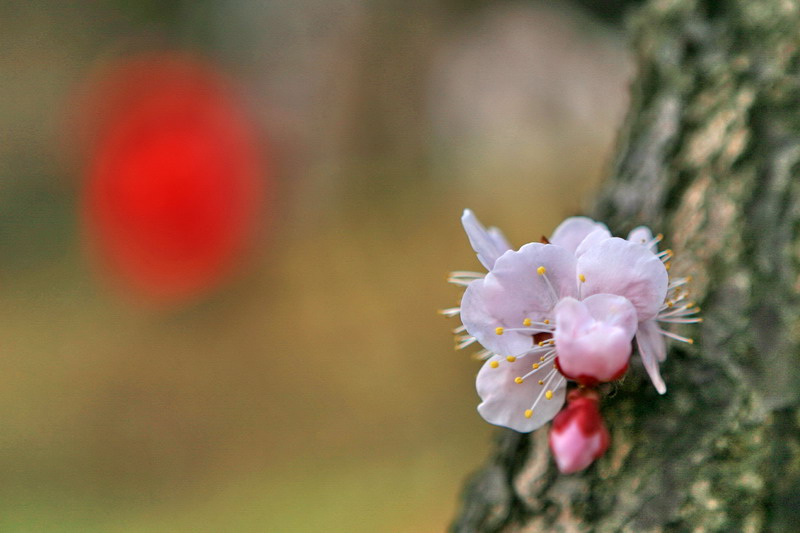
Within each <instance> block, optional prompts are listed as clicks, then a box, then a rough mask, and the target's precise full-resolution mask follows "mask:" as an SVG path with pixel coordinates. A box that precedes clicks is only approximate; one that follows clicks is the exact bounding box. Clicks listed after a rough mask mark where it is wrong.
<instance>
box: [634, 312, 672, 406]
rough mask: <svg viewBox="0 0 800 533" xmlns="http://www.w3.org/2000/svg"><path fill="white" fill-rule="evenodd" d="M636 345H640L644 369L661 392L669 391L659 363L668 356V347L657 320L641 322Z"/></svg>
mask: <svg viewBox="0 0 800 533" xmlns="http://www.w3.org/2000/svg"><path fill="white" fill-rule="evenodd" d="M636 345H637V346H638V347H639V355H640V356H641V357H642V363H643V364H644V369H645V370H647V374H648V375H649V376H650V381H652V382H653V385H654V386H655V388H656V390H657V391H658V393H659V394H664V393H665V392H667V386H666V384H664V380H663V379H662V378H661V372H659V368H658V363H659V361H664V360H665V359H666V358H667V355H666V354H667V348H666V344H665V343H664V338H663V337H662V336H661V334H660V333H659V332H658V324H657V323H656V321H655V320H648V321H646V322H642V323H641V324H639V331H638V332H637V333H636Z"/></svg>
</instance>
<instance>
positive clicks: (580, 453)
mask: <svg viewBox="0 0 800 533" xmlns="http://www.w3.org/2000/svg"><path fill="white" fill-rule="evenodd" d="M599 403H600V398H599V396H598V394H597V393H596V392H595V391H591V390H580V389H579V390H573V391H572V392H570V393H569V396H568V397H567V407H566V408H565V409H564V410H563V411H561V412H560V413H558V415H556V417H555V418H554V419H553V424H552V426H551V428H550V438H549V440H550V449H551V450H552V452H553V457H554V458H555V460H556V464H557V465H558V469H559V470H560V471H561V472H562V473H564V474H571V473H573V472H578V471H580V470H583V469H584V468H586V467H587V466H589V465H590V464H592V462H594V460H595V459H597V458H599V457H600V456H602V455H603V454H604V453H605V452H606V449H608V444H609V440H610V439H609V435H608V430H607V429H606V427H605V425H604V424H603V419H602V418H601V417H600V409H599Z"/></svg>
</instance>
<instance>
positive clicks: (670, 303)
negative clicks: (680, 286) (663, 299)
mask: <svg viewBox="0 0 800 533" xmlns="http://www.w3.org/2000/svg"><path fill="white" fill-rule="evenodd" d="M673 305H675V302H673V301H672V300H670V301H668V302H667V307H672V306H673Z"/></svg>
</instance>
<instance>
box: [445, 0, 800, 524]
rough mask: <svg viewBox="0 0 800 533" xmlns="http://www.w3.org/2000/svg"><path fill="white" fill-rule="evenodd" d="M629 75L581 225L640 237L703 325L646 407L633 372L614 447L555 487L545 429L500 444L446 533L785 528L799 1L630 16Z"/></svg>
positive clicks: (795, 388)
mask: <svg viewBox="0 0 800 533" xmlns="http://www.w3.org/2000/svg"><path fill="white" fill-rule="evenodd" d="M630 22H631V24H630V27H631V30H632V32H633V35H634V39H633V42H634V47H635V54H636V58H637V62H638V75H637V79H636V81H635V82H634V84H633V87H632V107H631V110H630V113H629V115H628V118H627V120H626V123H625V125H624V127H623V133H622V135H621V137H620V141H619V145H618V149H617V155H616V158H615V162H614V165H613V168H612V171H611V175H610V176H609V179H608V180H607V182H606V186H605V187H604V189H603V190H602V191H601V193H600V194H599V197H598V200H597V202H596V204H595V208H594V215H595V216H596V217H597V218H599V219H602V220H604V221H607V222H608V223H609V227H610V228H611V229H612V231H614V232H615V233H617V234H624V233H625V232H627V231H628V230H629V229H631V228H632V227H634V226H636V225H638V224H642V223H644V224H647V225H649V226H651V227H652V228H653V229H654V230H655V231H656V232H659V231H660V232H663V233H664V235H665V236H666V239H665V242H664V245H665V246H666V247H669V248H672V249H673V250H674V251H675V253H676V258H675V260H674V261H673V265H672V269H673V272H676V273H678V274H692V275H693V276H694V280H695V281H694V283H693V284H692V286H691V290H692V293H693V298H694V299H695V300H697V301H698V302H699V304H700V305H701V306H702V308H703V316H704V319H705V322H704V323H703V324H700V325H696V326H691V327H690V328H691V329H690V328H687V329H686V330H685V331H686V332H688V333H690V334H692V335H693V336H694V337H695V339H696V340H697V342H696V343H695V344H694V345H693V346H689V345H683V346H676V344H677V343H672V344H671V351H670V353H669V358H668V359H667V361H666V363H665V364H664V365H662V372H663V375H664V377H665V380H666V381H667V386H668V391H667V394H666V395H664V396H659V395H658V394H657V393H656V391H655V389H654V388H653V387H652V385H651V384H650V383H649V381H648V380H647V378H646V373H645V372H644V369H643V368H641V365H637V364H636V362H638V357H636V356H634V360H635V361H634V365H633V368H632V370H631V371H630V372H629V373H628V375H627V377H626V378H625V380H624V382H623V383H621V384H618V385H614V386H609V387H608V390H607V391H606V392H607V393H609V395H611V396H613V398H609V399H607V400H605V401H604V402H603V414H604V417H605V418H606V421H607V424H608V426H609V429H610V431H611V434H612V444H611V448H610V449H609V451H608V453H607V454H606V456H605V457H603V458H602V459H600V460H598V461H597V462H596V463H595V465H593V466H592V467H590V468H589V469H588V470H587V471H585V472H583V473H581V474H577V475H571V476H565V475H560V474H558V473H557V471H556V469H555V467H554V465H553V462H552V460H551V459H550V457H549V450H548V449H547V431H546V429H542V430H539V431H537V432H534V433H533V434H531V435H520V434H517V433H514V432H513V431H510V430H507V431H501V432H499V433H498V436H497V440H496V443H495V446H494V449H493V451H492V455H491V457H490V458H489V459H488V461H487V463H486V465H485V466H484V467H483V468H482V469H481V470H480V471H478V472H477V473H475V474H474V476H473V477H472V478H471V480H470V481H469V482H468V483H467V486H466V488H465V490H464V494H463V504H462V508H461V511H460V513H459V516H458V517H457V518H456V520H455V522H454V524H453V527H452V529H453V531H456V532H471V531H487V532H488V531H598V532H616V531H630V532H637V533H641V532H647V531H705V532H711V531H726V532H727V531H752V532H756V531H797V529H796V528H797V527H798V524H800V412H799V411H798V399H800V398H799V397H800V319H798V317H799V316H800V306H799V305H798V303H799V301H800V297H798V293H800V268H799V267H800V180H798V179H797V178H798V177H799V176H800V2H798V1H796V0H727V1H711V0H705V1H702V0H655V1H650V2H648V3H646V4H645V5H644V6H642V7H640V8H637V9H636V11H635V12H634V13H632V16H631V17H630Z"/></svg>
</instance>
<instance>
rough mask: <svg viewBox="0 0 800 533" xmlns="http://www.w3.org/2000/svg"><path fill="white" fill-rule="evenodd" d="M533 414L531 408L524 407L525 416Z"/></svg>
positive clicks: (528, 416)
mask: <svg viewBox="0 0 800 533" xmlns="http://www.w3.org/2000/svg"><path fill="white" fill-rule="evenodd" d="M532 416H533V409H525V418H530V417H532Z"/></svg>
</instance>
